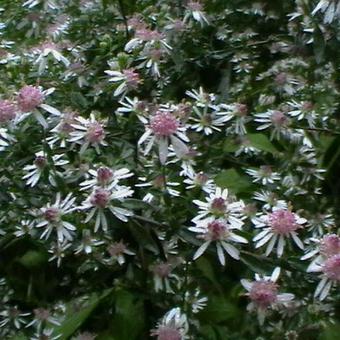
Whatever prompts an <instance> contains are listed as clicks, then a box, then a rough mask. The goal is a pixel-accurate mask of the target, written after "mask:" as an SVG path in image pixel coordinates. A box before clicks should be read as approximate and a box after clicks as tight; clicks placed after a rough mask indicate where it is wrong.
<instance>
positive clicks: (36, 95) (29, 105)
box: [17, 85, 61, 129]
mask: <svg viewBox="0 0 340 340" xmlns="http://www.w3.org/2000/svg"><path fill="white" fill-rule="evenodd" d="M54 90H55V89H54V88H50V89H47V90H45V91H43V90H42V89H41V88H40V87H37V86H32V85H26V86H24V87H23V88H22V89H21V90H20V91H19V93H18V96H17V104H18V108H19V110H20V111H21V112H22V114H21V115H20V116H18V118H17V122H22V121H23V120H24V119H26V118H27V117H28V116H30V115H33V116H34V117H35V119H36V120H37V121H38V122H39V123H40V124H41V125H42V126H43V127H44V128H45V129H47V127H48V124H47V121H46V119H45V117H44V116H43V115H42V114H41V112H40V111H39V109H43V110H45V111H47V112H49V113H51V114H52V115H55V116H60V114H61V113H60V112H59V110H57V109H56V108H54V107H52V106H50V105H47V104H45V103H44V100H45V98H46V97H47V96H48V95H50V94H51V93H53V92H54Z"/></svg>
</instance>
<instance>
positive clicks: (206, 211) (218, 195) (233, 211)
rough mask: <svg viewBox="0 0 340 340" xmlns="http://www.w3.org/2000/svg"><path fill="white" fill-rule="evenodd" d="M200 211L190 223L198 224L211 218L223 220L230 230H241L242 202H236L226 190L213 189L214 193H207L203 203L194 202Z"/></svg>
mask: <svg viewBox="0 0 340 340" xmlns="http://www.w3.org/2000/svg"><path fill="white" fill-rule="evenodd" d="M193 203H194V204H196V205H197V206H198V207H199V209H200V211H199V212H198V215H197V216H196V217H195V218H193V219H192V222H194V223H198V222H200V221H204V220H205V219H210V218H211V217H215V218H223V219H225V220H226V222H227V223H228V224H230V225H231V227H232V228H236V229H241V227H242V225H243V224H244V223H243V221H242V220H243V219H244V216H242V211H243V208H244V203H243V202H242V201H236V200H235V199H233V198H232V197H230V196H229V193H228V189H223V190H222V189H221V188H219V187H216V188H215V192H211V193H209V195H208V197H206V199H205V202H204V201H200V200H194V201H193Z"/></svg>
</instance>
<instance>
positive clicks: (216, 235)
mask: <svg viewBox="0 0 340 340" xmlns="http://www.w3.org/2000/svg"><path fill="white" fill-rule="evenodd" d="M228 236H229V228H228V225H227V224H226V223H224V222H222V221H213V222H210V223H209V224H208V235H207V239H209V240H210V241H221V240H225V239H226V238H227V237H228Z"/></svg>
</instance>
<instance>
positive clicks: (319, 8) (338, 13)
mask: <svg viewBox="0 0 340 340" xmlns="http://www.w3.org/2000/svg"><path fill="white" fill-rule="evenodd" d="M317 12H321V13H324V19H323V22H324V23H325V24H330V23H331V22H332V21H333V20H334V19H339V18H340V1H339V0H320V1H319V2H318V4H317V5H316V7H315V8H314V10H313V12H312V15H315V14H316V13H317Z"/></svg>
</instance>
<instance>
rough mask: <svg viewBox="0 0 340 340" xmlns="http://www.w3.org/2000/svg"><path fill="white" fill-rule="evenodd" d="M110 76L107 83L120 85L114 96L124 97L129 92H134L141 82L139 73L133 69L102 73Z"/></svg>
mask: <svg viewBox="0 0 340 340" xmlns="http://www.w3.org/2000/svg"><path fill="white" fill-rule="evenodd" d="M104 72H105V73H106V74H107V75H109V76H110V78H109V82H114V83H120V84H119V86H118V87H117V88H116V90H115V91H114V93H113V95H114V96H120V95H123V96H124V95H125V94H126V92H127V91H129V90H136V89H137V88H138V86H139V84H140V83H141V82H142V80H141V79H140V77H139V73H138V72H136V71H135V70H134V69H132V68H130V69H125V70H122V71H121V72H120V71H111V70H107V71H104Z"/></svg>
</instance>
